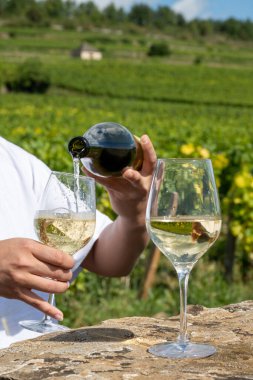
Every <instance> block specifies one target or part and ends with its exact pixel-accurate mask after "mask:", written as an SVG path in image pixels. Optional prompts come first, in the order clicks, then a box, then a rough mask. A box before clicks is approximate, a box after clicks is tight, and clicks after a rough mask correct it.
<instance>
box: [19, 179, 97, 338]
mask: <svg viewBox="0 0 253 380" xmlns="http://www.w3.org/2000/svg"><path fill="white" fill-rule="evenodd" d="M95 224H96V195H95V181H94V179H92V178H89V177H84V176H79V174H78V175H77V174H71V173H63V172H52V173H51V175H50V178H49V181H48V183H47V185H46V188H45V190H44V192H43V195H42V199H41V202H40V207H39V210H37V212H36V214H35V218H34V226H35V229H36V232H37V235H38V237H39V239H40V241H41V242H42V243H44V244H46V245H48V246H50V247H54V248H57V249H59V250H62V251H64V252H65V253H67V254H69V255H71V256H73V255H75V253H77V252H78V256H79V259H80V250H81V249H82V248H83V247H84V246H85V245H86V244H87V243H88V242H89V241H90V239H91V238H92V236H93V234H94V231H95ZM48 302H49V303H50V304H53V303H54V294H50V295H49V299H48ZM19 324H20V325H21V326H23V327H25V328H27V329H28V330H32V331H36V332H40V333H45V332H53V331H59V330H66V329H67V327H65V326H62V325H59V324H58V323H55V322H54V320H52V319H51V317H49V316H48V315H45V316H44V318H43V319H42V320H41V321H34V320H28V321H20V322H19Z"/></svg>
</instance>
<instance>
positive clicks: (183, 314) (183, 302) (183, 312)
mask: <svg viewBox="0 0 253 380" xmlns="http://www.w3.org/2000/svg"><path fill="white" fill-rule="evenodd" d="M189 274H190V272H189V270H178V271H177V275H178V280H179V289H180V332H179V336H178V342H179V344H186V343H187V342H188V341H189V339H188V336H187V290H188V280H189Z"/></svg>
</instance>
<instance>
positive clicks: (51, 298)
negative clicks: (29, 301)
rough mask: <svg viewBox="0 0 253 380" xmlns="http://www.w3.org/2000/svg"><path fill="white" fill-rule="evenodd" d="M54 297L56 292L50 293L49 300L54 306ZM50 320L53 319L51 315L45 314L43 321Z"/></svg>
mask: <svg viewBox="0 0 253 380" xmlns="http://www.w3.org/2000/svg"><path fill="white" fill-rule="evenodd" d="M54 297H55V296H54V294H49V297H48V301H47V302H48V303H49V304H50V305H52V306H53V305H54ZM50 320H51V317H50V316H49V315H47V314H44V317H43V322H45V321H50Z"/></svg>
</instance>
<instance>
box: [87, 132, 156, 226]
mask: <svg viewBox="0 0 253 380" xmlns="http://www.w3.org/2000/svg"><path fill="white" fill-rule="evenodd" d="M140 145H141V147H142V151H143V163H142V167H141V170H140V171H137V170H134V169H133V168H125V169H124V170H123V173H122V175H121V177H100V176H96V175H94V174H91V173H90V172H89V171H87V169H85V168H82V170H83V172H84V173H85V174H87V175H88V176H91V177H93V178H95V180H96V182H98V183H100V184H101V185H103V186H104V187H105V188H106V189H107V191H108V193H109V196H110V201H111V205H112V208H113V210H114V211H115V212H116V213H117V214H118V215H120V216H122V217H124V218H129V219H131V223H134V222H136V223H137V224H143V225H145V211H146V202H147V195H148V191H149V188H150V183H151V177H152V174H153V170H154V167H155V164H156V153H155V150H154V148H153V145H152V143H151V141H150V139H149V137H148V136H147V135H143V136H142V137H141V139H140Z"/></svg>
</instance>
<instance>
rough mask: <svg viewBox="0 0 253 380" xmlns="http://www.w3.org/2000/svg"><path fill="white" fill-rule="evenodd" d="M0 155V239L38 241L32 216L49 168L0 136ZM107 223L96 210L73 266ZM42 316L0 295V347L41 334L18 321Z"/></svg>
mask: <svg viewBox="0 0 253 380" xmlns="http://www.w3.org/2000/svg"><path fill="white" fill-rule="evenodd" d="M0 157H1V159H0V199H1V202H0V240H4V239H9V238H13V237H23V238H31V239H35V240H38V238H37V236H36V234H35V231H34V226H33V217H34V214H35V211H36V209H37V207H38V202H39V199H40V196H41V194H42V192H43V189H44V187H45V185H46V183H47V181H48V178H49V175H50V172H51V171H50V169H49V168H48V167H47V166H46V165H45V164H44V163H43V162H41V161H40V160H38V159H37V158H36V157H35V156H33V155H31V154H29V153H27V152H26V151H24V150H23V149H21V148H19V147H18V146H16V145H14V144H12V143H10V142H8V141H7V140H5V139H3V138H2V137H0ZM109 223H111V220H110V219H109V218H108V217H107V216H106V215H104V214H102V213H100V212H99V211H97V215H96V230H95V233H94V236H93V238H92V239H91V241H90V242H89V243H88V244H87V245H86V246H85V247H84V248H83V249H82V250H81V251H79V252H78V254H77V259H76V266H75V267H77V266H78V265H80V263H81V262H82V261H83V259H84V258H85V257H86V256H87V254H88V253H89V251H90V249H91V247H92V245H93V244H94V242H95V240H96V239H97V238H98V236H99V235H100V233H101V231H102V230H103V229H104V228H105V226H107V225H108V224H109ZM0 265H1V262H0ZM37 293H38V294H39V295H40V296H41V297H43V298H44V299H47V298H48V294H46V293H42V292H37ZM42 317H43V315H42V312H40V311H39V310H37V309H35V308H33V307H32V306H29V305H27V304H26V303H24V302H21V301H18V300H13V299H7V298H3V297H0V348H4V347H8V346H9V345H10V344H11V343H13V342H17V341H20V340H24V339H30V338H34V337H37V336H39V335H41V334H39V333H36V332H33V331H29V330H27V329H24V328H22V327H21V326H20V325H19V323H18V322H19V321H21V320H27V319H35V320H40V319H42Z"/></svg>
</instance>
